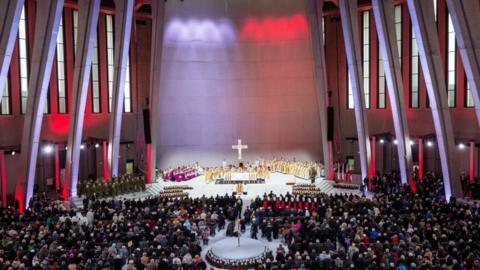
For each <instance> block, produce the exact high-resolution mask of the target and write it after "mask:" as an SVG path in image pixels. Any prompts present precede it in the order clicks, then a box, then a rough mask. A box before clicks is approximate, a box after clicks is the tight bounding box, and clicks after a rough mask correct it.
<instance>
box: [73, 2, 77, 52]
mask: <svg viewBox="0 0 480 270" xmlns="http://www.w3.org/2000/svg"><path fill="white" fill-rule="evenodd" d="M77 35H78V10H76V9H74V10H73V56H74V57H75V55H76V54H77V40H78V37H77Z"/></svg>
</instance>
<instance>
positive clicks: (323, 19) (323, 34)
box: [322, 17, 325, 47]
mask: <svg viewBox="0 0 480 270" xmlns="http://www.w3.org/2000/svg"><path fill="white" fill-rule="evenodd" d="M322 38H323V47H325V17H322Z"/></svg>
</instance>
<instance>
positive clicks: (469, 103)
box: [465, 81, 475, 108]
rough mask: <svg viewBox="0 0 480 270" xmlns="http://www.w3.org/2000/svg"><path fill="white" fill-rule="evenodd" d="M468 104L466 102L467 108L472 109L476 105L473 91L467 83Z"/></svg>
mask: <svg viewBox="0 0 480 270" xmlns="http://www.w3.org/2000/svg"><path fill="white" fill-rule="evenodd" d="M466 92H467V94H466V98H467V100H466V102H465V107H467V108H471V107H473V106H474V105H475V104H474V103H473V97H472V90H471V89H470V83H469V82H468V81H467V82H466Z"/></svg>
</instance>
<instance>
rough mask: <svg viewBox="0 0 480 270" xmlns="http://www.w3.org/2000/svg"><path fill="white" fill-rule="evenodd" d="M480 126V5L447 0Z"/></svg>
mask: <svg viewBox="0 0 480 270" xmlns="http://www.w3.org/2000/svg"><path fill="white" fill-rule="evenodd" d="M446 2H447V6H448V12H449V13H450V15H451V18H452V23H453V28H454V29H455V37H456V39H457V46H458V50H459V51H460V55H461V56H462V63H463V66H464V67H465V74H466V75H467V79H468V83H469V84H470V91H471V92H472V98H473V103H474V105H475V112H476V114H477V122H478V123H479V126H480V31H479V30H478V27H479V26H480V3H479V1H474V0H446Z"/></svg>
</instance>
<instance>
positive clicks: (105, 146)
mask: <svg viewBox="0 0 480 270" xmlns="http://www.w3.org/2000/svg"><path fill="white" fill-rule="evenodd" d="M102 157H103V180H104V181H107V182H108V179H109V178H110V171H109V170H108V142H107V141H103V142H102Z"/></svg>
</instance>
